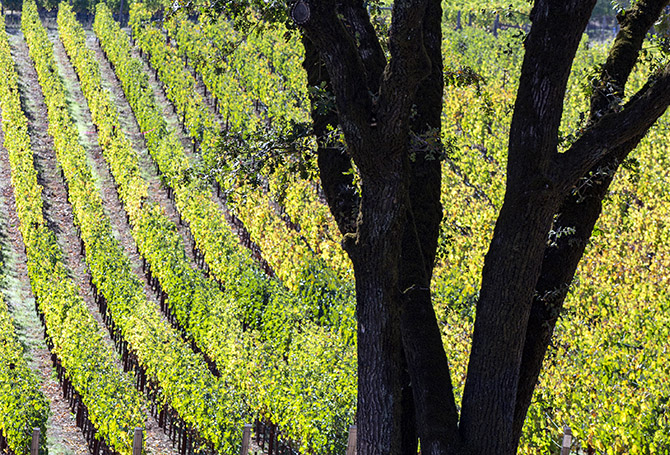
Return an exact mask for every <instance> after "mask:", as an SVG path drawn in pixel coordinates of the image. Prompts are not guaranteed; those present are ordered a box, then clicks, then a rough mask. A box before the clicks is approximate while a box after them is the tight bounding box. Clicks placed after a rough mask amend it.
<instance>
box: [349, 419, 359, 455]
mask: <svg viewBox="0 0 670 455" xmlns="http://www.w3.org/2000/svg"><path fill="white" fill-rule="evenodd" d="M357 433H358V431H357V429H356V425H352V426H350V427H349V440H348V441H347V455H356V436H357Z"/></svg>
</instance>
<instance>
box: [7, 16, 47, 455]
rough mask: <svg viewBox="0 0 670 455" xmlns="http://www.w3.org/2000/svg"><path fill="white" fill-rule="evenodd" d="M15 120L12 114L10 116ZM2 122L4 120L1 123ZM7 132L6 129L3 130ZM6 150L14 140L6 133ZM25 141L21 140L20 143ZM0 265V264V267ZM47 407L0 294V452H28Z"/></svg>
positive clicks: (11, 97) (11, 80) (11, 63)
mask: <svg viewBox="0 0 670 455" xmlns="http://www.w3.org/2000/svg"><path fill="white" fill-rule="evenodd" d="M0 65H1V66H2V67H3V68H13V67H14V61H13V60H12V56H11V53H10V50H9V42H8V41H7V35H6V33H5V20H4V17H0ZM15 75H16V73H15V72H10V76H9V77H7V79H8V82H7V83H4V84H0V108H1V109H2V112H3V120H4V121H5V122H7V121H11V120H12V110H15V109H17V108H19V106H17V105H16V104H12V101H14V102H15V101H16V100H17V99H18V97H16V94H12V93H11V90H12V89H11V88H10V87H12V86H14V88H15V87H16V86H15V85H13V84H16V79H15V77H16V76H15ZM14 117H16V112H14ZM5 119H6V120H5ZM21 127H22V126H21V124H20V123H19V124H17V125H14V126H12V127H10V128H13V129H14V134H15V135H20V134H21V133H20V132H19V131H20V130H21ZM5 128H6V129H7V126H5ZM7 133H8V134H9V137H8V138H7V147H11V145H12V144H13V142H14V141H16V140H17V138H16V137H12V133H11V132H9V131H7ZM22 140H24V141H25V138H24V139H22ZM3 265H4V264H2V262H0V267H2V266H3ZM48 415H49V403H48V402H47V400H46V398H45V397H44V395H43V394H42V392H41V391H40V388H39V380H38V378H37V376H36V375H35V373H34V372H33V371H32V370H31V369H30V368H29V366H28V363H27V362H26V359H25V358H24V357H23V348H22V347H21V345H20V344H19V340H18V338H17V336H16V333H15V331H14V322H13V320H12V317H11V315H10V313H9V308H8V306H7V302H6V301H5V299H4V298H3V296H2V294H0V451H1V450H2V448H3V446H4V447H8V448H9V450H11V451H12V452H13V453H15V454H17V455H18V454H25V453H27V452H28V450H29V448H30V442H31V439H32V430H33V428H39V429H40V432H41V433H42V434H46V422H47V418H48ZM45 452H46V438H41V440H40V453H45Z"/></svg>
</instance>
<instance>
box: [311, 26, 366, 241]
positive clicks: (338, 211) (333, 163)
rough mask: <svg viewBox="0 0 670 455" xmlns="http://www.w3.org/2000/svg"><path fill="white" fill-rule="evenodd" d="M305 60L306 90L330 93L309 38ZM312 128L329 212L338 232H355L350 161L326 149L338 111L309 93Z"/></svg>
mask: <svg viewBox="0 0 670 455" xmlns="http://www.w3.org/2000/svg"><path fill="white" fill-rule="evenodd" d="M302 43H303V47H304V48H305V58H304V60H303V68H304V69H305V72H306V73H307V84H308V86H309V87H322V86H323V87H324V88H325V90H326V91H331V90H332V86H331V83H330V76H329V75H328V70H327V69H326V68H325V66H324V65H323V62H322V61H321V57H320V56H319V52H318V51H317V49H316V48H315V47H314V44H312V42H311V41H310V39H309V38H308V37H307V36H305V35H303V37H302ZM310 103H311V107H312V112H311V115H312V125H313V128H314V134H315V135H316V138H317V143H318V148H317V152H316V153H317V164H318V166H319V175H320V177H321V186H322V188H323V191H324V193H325V195H326V200H327V201H328V207H329V208H330V212H331V213H332V214H333V217H334V218H335V222H336V223H337V226H338V228H339V229H340V233H341V234H342V235H343V236H344V235H346V234H349V233H354V232H356V221H357V218H358V210H359V206H360V196H359V195H358V194H357V192H356V186H355V184H354V178H353V175H352V174H351V173H349V172H348V171H349V170H351V167H352V163H351V158H350V157H349V155H348V154H347V152H346V150H342V149H341V148H340V147H329V146H328V144H327V143H328V135H329V133H330V131H333V130H334V129H335V128H336V127H337V124H338V118H337V112H336V111H335V109H334V108H333V107H331V106H320V105H319V99H318V96H317V95H316V94H315V93H314V92H310Z"/></svg>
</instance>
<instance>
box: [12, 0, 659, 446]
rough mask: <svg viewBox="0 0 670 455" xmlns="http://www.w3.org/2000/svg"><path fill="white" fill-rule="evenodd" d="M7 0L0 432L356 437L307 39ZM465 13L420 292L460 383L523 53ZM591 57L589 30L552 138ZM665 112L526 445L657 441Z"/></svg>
mask: <svg viewBox="0 0 670 455" xmlns="http://www.w3.org/2000/svg"><path fill="white" fill-rule="evenodd" d="M16 14H18V12H17V13H14V15H11V14H10V15H3V16H2V17H1V18H0V24H1V25H2V31H1V33H0V65H2V68H3V69H4V74H3V77H2V78H0V110H1V114H2V137H3V141H4V142H3V145H2V147H0V164H1V163H6V164H3V166H5V168H6V170H4V171H3V169H4V168H2V167H1V166H0V171H2V172H0V179H3V180H2V183H3V184H4V185H5V186H3V187H2V188H8V190H7V191H5V193H6V194H5V195H3V198H6V202H3V201H5V199H2V201H0V202H1V204H3V205H2V207H5V206H6V207H7V209H6V210H4V209H3V210H1V212H2V213H0V230H1V234H0V244H1V245H2V246H1V250H0V252H1V253H2V254H1V255H0V277H1V278H2V279H1V280H0V285H1V286H2V290H3V292H2V294H0V453H5V452H7V453H11V454H16V455H19V454H27V453H30V444H31V437H32V433H33V428H39V429H40V433H41V439H40V449H39V451H40V453H42V454H44V453H47V451H49V450H51V451H52V452H56V451H58V450H60V449H58V448H57V444H59V443H58V442H57V441H56V439H58V438H59V436H55V435H60V434H61V433H62V432H67V431H71V432H76V434H78V435H80V436H79V438H80V439H78V440H77V441H74V442H71V444H72V446H68V448H69V449H70V450H71V451H72V452H73V453H75V451H77V452H76V453H84V452H86V451H90V452H91V453H95V454H96V455H97V454H98V453H103V454H111V453H114V454H120V455H129V454H131V453H132V446H133V435H134V433H135V429H136V428H140V429H142V430H143V431H144V438H143V443H144V450H145V453H150V454H162V453H175V454H176V453H182V454H233V453H239V451H240V447H241V446H242V437H243V427H244V425H245V424H249V423H257V425H254V429H255V431H257V430H258V429H260V428H261V427H263V426H265V427H267V428H270V429H271V431H272V433H273V434H276V435H277V436H276V438H277V440H276V441H273V442H272V444H274V446H275V449H276V448H277V447H279V449H280V450H283V451H286V452H288V451H293V452H295V453H301V454H308V453H313V454H344V453H345V451H346V449H347V442H348V437H349V432H350V428H351V426H352V425H355V420H356V386H357V380H356V368H357V363H356V362H357V354H356V349H357V346H356V331H357V327H356V315H355V311H354V308H355V286H354V275H353V270H352V266H351V263H350V261H349V259H348V257H347V256H346V254H345V253H344V251H343V250H342V248H341V247H340V241H341V239H340V234H339V231H338V228H337V225H336V223H335V222H334V220H333V218H332V216H331V215H330V212H329V209H328V207H327V205H326V203H325V202H324V196H323V194H322V190H321V188H320V183H319V181H318V179H317V178H315V177H314V175H315V173H314V171H313V170H314V169H315V167H316V165H315V160H316V157H315V155H314V154H313V153H312V150H313V148H314V147H315V143H314V139H313V138H311V136H310V135H309V134H308V133H309V122H310V115H309V95H308V90H318V88H315V87H312V88H308V87H307V81H306V78H305V74H304V71H303V69H302V67H301V63H302V54H303V49H302V45H301V44H300V43H301V41H300V38H299V36H298V35H297V34H296V33H295V32H290V31H288V30H286V29H284V28H283V27H281V26H277V27H276V28H272V29H269V30H264V31H263V32H262V33H254V32H253V31H252V32H251V33H249V34H246V35H242V34H240V33H239V32H238V31H236V30H235V29H234V28H233V26H232V25H231V24H230V23H229V22H227V21H225V20H223V19H219V20H217V19H215V18H211V17H207V16H205V15H201V16H200V17H197V18H196V17H193V16H188V15H187V14H186V13H185V12H184V11H177V12H172V13H170V14H165V13H164V12H162V11H151V10H149V9H148V8H147V6H146V5H145V4H141V3H133V4H132V5H131V6H130V16H129V19H130V20H129V24H128V27H127V28H124V29H121V28H120V26H119V23H118V22H117V21H115V19H114V17H113V15H112V12H111V11H110V9H109V8H108V6H107V5H105V4H102V3H101V4H98V5H97V7H96V9H95V18H94V21H93V22H92V24H91V26H90V27H88V28H85V27H84V26H83V25H82V24H81V23H80V22H79V21H78V20H77V16H76V15H75V13H74V12H73V10H72V7H71V6H70V5H68V4H67V3H61V4H60V5H58V7H57V14H56V11H54V12H53V13H47V12H45V11H41V10H40V11H38V7H37V5H36V4H35V3H34V0H25V1H24V2H23V10H22V11H21V13H20V25H19V24H18V23H16ZM451 16H452V12H451V11H450V12H449V14H445V18H447V17H451ZM454 17H455V15H454ZM54 19H55V20H54ZM459 21H460V15H459ZM453 28H454V27H453V24H451V23H449V22H447V21H446V19H445V24H444V30H443V32H444V42H443V58H444V65H445V71H446V73H445V78H446V81H447V83H446V87H445V94H444V95H445V96H444V100H445V105H444V109H443V115H442V118H443V136H444V137H442V138H440V139H441V140H442V142H443V143H444V145H445V149H446V156H445V157H444V159H443V162H442V198H443V202H444V206H445V207H447V208H448V209H446V210H445V213H444V218H443V220H442V230H441V234H440V247H439V248H438V257H437V261H436V264H435V272H434V279H433V282H432V288H433V292H434V302H435V310H436V313H437V315H438V319H439V323H440V327H441V329H442V335H443V340H444V347H445V350H446V352H447V354H448V356H449V359H450V363H451V365H450V366H451V369H452V374H453V376H454V384H455V387H456V390H455V394H456V399H457V403H459V402H460V397H461V394H462V387H463V382H464V378H465V375H466V366H467V357H468V352H469V347H470V334H471V333H472V324H473V322H474V312H475V302H476V300H477V293H478V289H479V280H480V276H481V268H482V265H483V259H484V255H485V253H486V250H487V248H488V244H489V241H490V238H491V236H492V230H493V226H494V223H495V219H496V216H497V212H498V210H499V208H500V206H501V204H502V199H503V193H504V185H505V164H504V163H505V162H506V147H507V143H506V141H507V137H508V131H509V122H510V116H511V111H512V106H513V104H514V96H515V92H516V86H515V81H516V80H517V79H518V74H519V68H520V63H521V60H522V52H523V49H522V46H521V45H520V43H521V39H522V35H521V34H520V33H518V31H515V30H513V29H508V30H500V31H499V32H498V35H497V36H493V35H491V34H490V33H487V32H486V31H484V30H482V29H480V28H477V27H475V26H473V27H461V29H460V30H457V31H455V30H453ZM61 49H63V50H61ZM655 52H656V51H655V50H654V48H650V49H649V51H648V56H649V57H648V58H647V60H646V61H643V62H640V63H639V65H638V66H639V67H638V69H637V70H638V71H639V72H640V74H641V73H642V70H643V69H644V68H645V67H646V66H648V65H654V64H658V62H659V61H660V60H661V59H663V58H666V57H664V56H663V55H662V54H660V53H659V54H655ZM604 56H605V50H604V49H603V48H601V46H600V45H599V44H598V43H592V42H589V41H588V38H586V37H585V38H584V41H583V42H582V45H581V47H580V50H579V53H578V59H577V63H576V65H575V67H574V68H573V70H572V71H573V74H572V77H571V80H570V88H569V102H568V103H566V106H565V111H566V119H567V120H566V121H564V124H563V125H562V132H563V133H562V134H563V136H564V139H565V144H566V146H567V144H569V143H570V141H571V140H572V139H571V138H574V136H575V135H576V134H577V132H578V131H579V129H580V128H581V127H582V124H581V123H582V119H580V117H579V112H583V111H584V110H585V106H587V102H588V95H587V92H588V90H589V87H586V86H585V84H584V80H585V78H586V75H588V74H590V72H591V71H593V69H592V68H593V67H594V65H596V64H597V63H598V62H602V60H603V59H604ZM26 67H28V68H30V71H31V72H28V71H27V70H26V69H25V68H26ZM32 72H34V73H35V75H36V76H31V74H32ZM632 77H633V79H632V80H633V82H632V83H631V85H634V84H638V85H640V84H642V83H643V80H644V79H643V78H642V76H641V75H640V76H638V75H637V73H635V74H634V75H633V76H632ZM32 78H34V79H32ZM30 81H33V82H34V81H36V82H37V83H30ZM633 88H636V87H633ZM325 96H326V95H324V97H325ZM40 103H42V104H40ZM304 131H307V133H304ZM668 133H669V122H668V116H667V115H665V116H664V117H662V118H661V119H660V121H659V122H658V123H657V125H656V126H655V127H654V128H653V129H652V130H651V131H650V133H649V134H648V135H647V137H646V138H645V139H644V140H643V141H642V143H641V144H640V146H639V147H638V149H637V150H636V151H635V153H634V155H633V158H630V159H629V160H627V161H626V162H625V163H624V166H623V167H624V169H623V170H622V171H621V173H620V175H618V176H617V177H616V179H615V182H614V183H613V185H612V188H611V191H610V193H609V195H608V201H607V204H606V208H605V209H604V211H603V215H602V216H601V218H600V220H599V222H598V225H597V227H596V229H595V231H594V234H593V237H592V240H591V243H590V246H589V248H588V253H587V255H586V256H585V257H584V260H583V261H582V263H581V266H580V270H579V272H578V274H577V278H576V279H575V281H574V282H573V284H572V287H571V291H570V295H569V297H568V301H567V304H566V311H565V313H564V314H563V315H562V316H561V318H560V319H559V322H558V324H557V329H556V336H555V339H554V342H553V346H552V347H551V352H550V353H549V355H548V358H547V360H546V362H545V365H546V367H545V371H544V372H543V375H542V376H541V378H540V384H539V385H538V388H537V390H536V392H535V395H534V401H533V404H532V406H531V408H530V410H529V413H528V417H527V420H526V424H525V427H524V436H523V438H522V442H521V445H520V449H519V452H520V453H524V454H533V453H555V452H556V450H557V447H559V445H558V444H559V441H560V439H561V436H562V433H563V427H564V426H565V425H568V426H570V428H571V430H572V433H573V435H574V443H573V450H582V451H583V452H584V453H615V454H619V453H621V454H623V453H630V454H648V453H654V454H663V453H670V422H669V421H668V418H667V413H668V412H669V410H668V403H669V399H670V398H669V397H670V382H669V381H668V377H669V374H670V370H668V366H667V365H670V352H668V349H667V339H668V336H669V335H670V333H669V327H670V324H669V323H670V320H669V316H668V309H669V308H668V305H669V302H670V298H668V295H667V289H668V284H669V283H668V279H669V278H668V274H667V270H668V268H667V267H668V266H669V265H670V218H669V216H670V215H669V214H670V200H668V197H667V196H666V195H667V194H670V191H668V190H669V188H668V182H670V178H669V176H668V172H670V171H669V169H670V163H668V160H669V159H670V158H668V156H669V154H668V153H667V152H668V150H667V137H668ZM278 137H279V138H281V137H291V138H292V140H293V143H292V144H293V145H292V147H293V148H291V147H288V146H287V145H286V144H285V143H281V144H280V143H279V142H278V141H279V140H278V139H277V138H278ZM333 143H334V144H341V138H339V137H338V132H337V131H334V132H333ZM273 148H276V149H281V150H284V148H285V149H286V150H285V153H283V154H282V153H280V154H279V155H278V156H279V158H277V155H273V154H272V153H271V152H272V151H275V150H274V149H273ZM264 160H266V161H264ZM263 162H267V163H271V165H265V166H259V163H263ZM351 172H353V173H354V174H355V172H356V171H355V170H352V171H351ZM603 172H606V170H603ZM592 178H594V179H596V178H598V176H597V175H594V176H592ZM53 182H55V183H57V184H58V185H60V186H61V187H62V188H64V189H63V194H62V196H61V197H57V196H56V195H55V194H56V193H55V190H53V189H52V186H53V185H54V183H53ZM583 184H584V185H589V182H588V181H584V183H583ZM575 191H577V192H578V191H579V188H577V189H576V190H575ZM642 194H644V195H645V196H644V198H642V196H640V195H642ZM447 202H448V204H447ZM5 212H6V213H5ZM62 213H66V214H71V215H68V216H69V217H70V218H68V217H67V216H63V217H61V214H62ZM61 218H62V219H63V220H65V221H63V220H62V219H61ZM68 223H69V224H68ZM66 225H67V226H66ZM68 232H71V234H68ZM568 235H570V232H567V231H566V232H563V231H561V232H554V231H552V232H551V235H550V238H549V239H548V240H547V241H548V244H551V242H552V241H555V240H556V239H557V238H559V237H561V236H568ZM13 239H14V240H13ZM17 245H18V246H17ZM77 264H79V265H77ZM23 288H25V289H26V292H23V291H19V289H23ZM24 300H25V301H28V302H30V305H24ZM32 307H34V310H33V309H32ZM26 321H28V322H26ZM30 321H32V322H30ZM32 326H34V327H39V328H41V329H40V330H33V329H30V328H29V327H32ZM40 349H41V350H42V351H44V352H45V353H46V352H48V354H43V355H42V356H43V357H44V356H46V357H48V361H49V362H50V364H51V365H52V367H53V371H54V372H55V374H54V378H55V379H56V380H57V381H58V387H55V386H49V387H47V386H45V384H46V382H45V381H47V380H48V378H45V374H44V373H40V371H39V368H38V365H39V362H40V360H39V359H38V357H39V355H40V354H38V352H41V351H39V350H40ZM47 350H48V351H47ZM47 370H48V368H47ZM46 376H47V377H48V376H49V374H48V373H47V374H46ZM63 396H65V399H64V401H65V402H66V404H67V406H69V408H70V413H71V415H69V413H67V412H63V411H60V409H61V408H60V407H58V406H62V403H61V404H59V402H60V401H63V398H62V397H63ZM56 409H59V411H55V410H56ZM75 427H76V428H75ZM63 434H64V433H63ZM68 434H69V433H68ZM60 439H64V438H63V437H60ZM267 449H268V447H267V446H266V447H265V450H267Z"/></svg>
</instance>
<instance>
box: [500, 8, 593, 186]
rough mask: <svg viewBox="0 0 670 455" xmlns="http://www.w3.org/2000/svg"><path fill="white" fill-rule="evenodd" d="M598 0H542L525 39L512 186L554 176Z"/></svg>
mask: <svg viewBox="0 0 670 455" xmlns="http://www.w3.org/2000/svg"><path fill="white" fill-rule="evenodd" d="M595 3H596V1H595V0H588V1H579V0H570V1H558V0H539V1H537V2H536V3H535V6H534V7H533V10H532V11H531V20H532V22H533V25H532V27H531V30H530V33H529V34H528V37H527V38H526V41H525V47H526V53H525V56H524V60H523V66H522V68H521V77H520V79H519V89H518V91H517V97H516V102H515V105H514V115H513V117H512V123H511V126H510V139H509V156H508V164H507V175H508V180H507V181H508V186H509V185H512V186H514V185H517V184H521V185H523V184H525V183H526V182H527V181H528V177H529V176H538V177H542V178H546V177H548V175H547V174H548V168H549V167H550V165H551V157H552V156H553V155H554V154H555V153H556V150H557V147H558V129H559V126H560V123H561V117H562V115H563V100H564V97H565V91H566V86H567V82H568V76H569V75H570V70H571V68H572V62H573V60H574V58H575V54H576V52H577V48H578V46H579V41H580V40H581V37H582V33H583V32H584V29H585V28H586V24H587V23H588V20H589V17H590V15H591V10H592V9H593V7H594V6H595Z"/></svg>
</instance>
